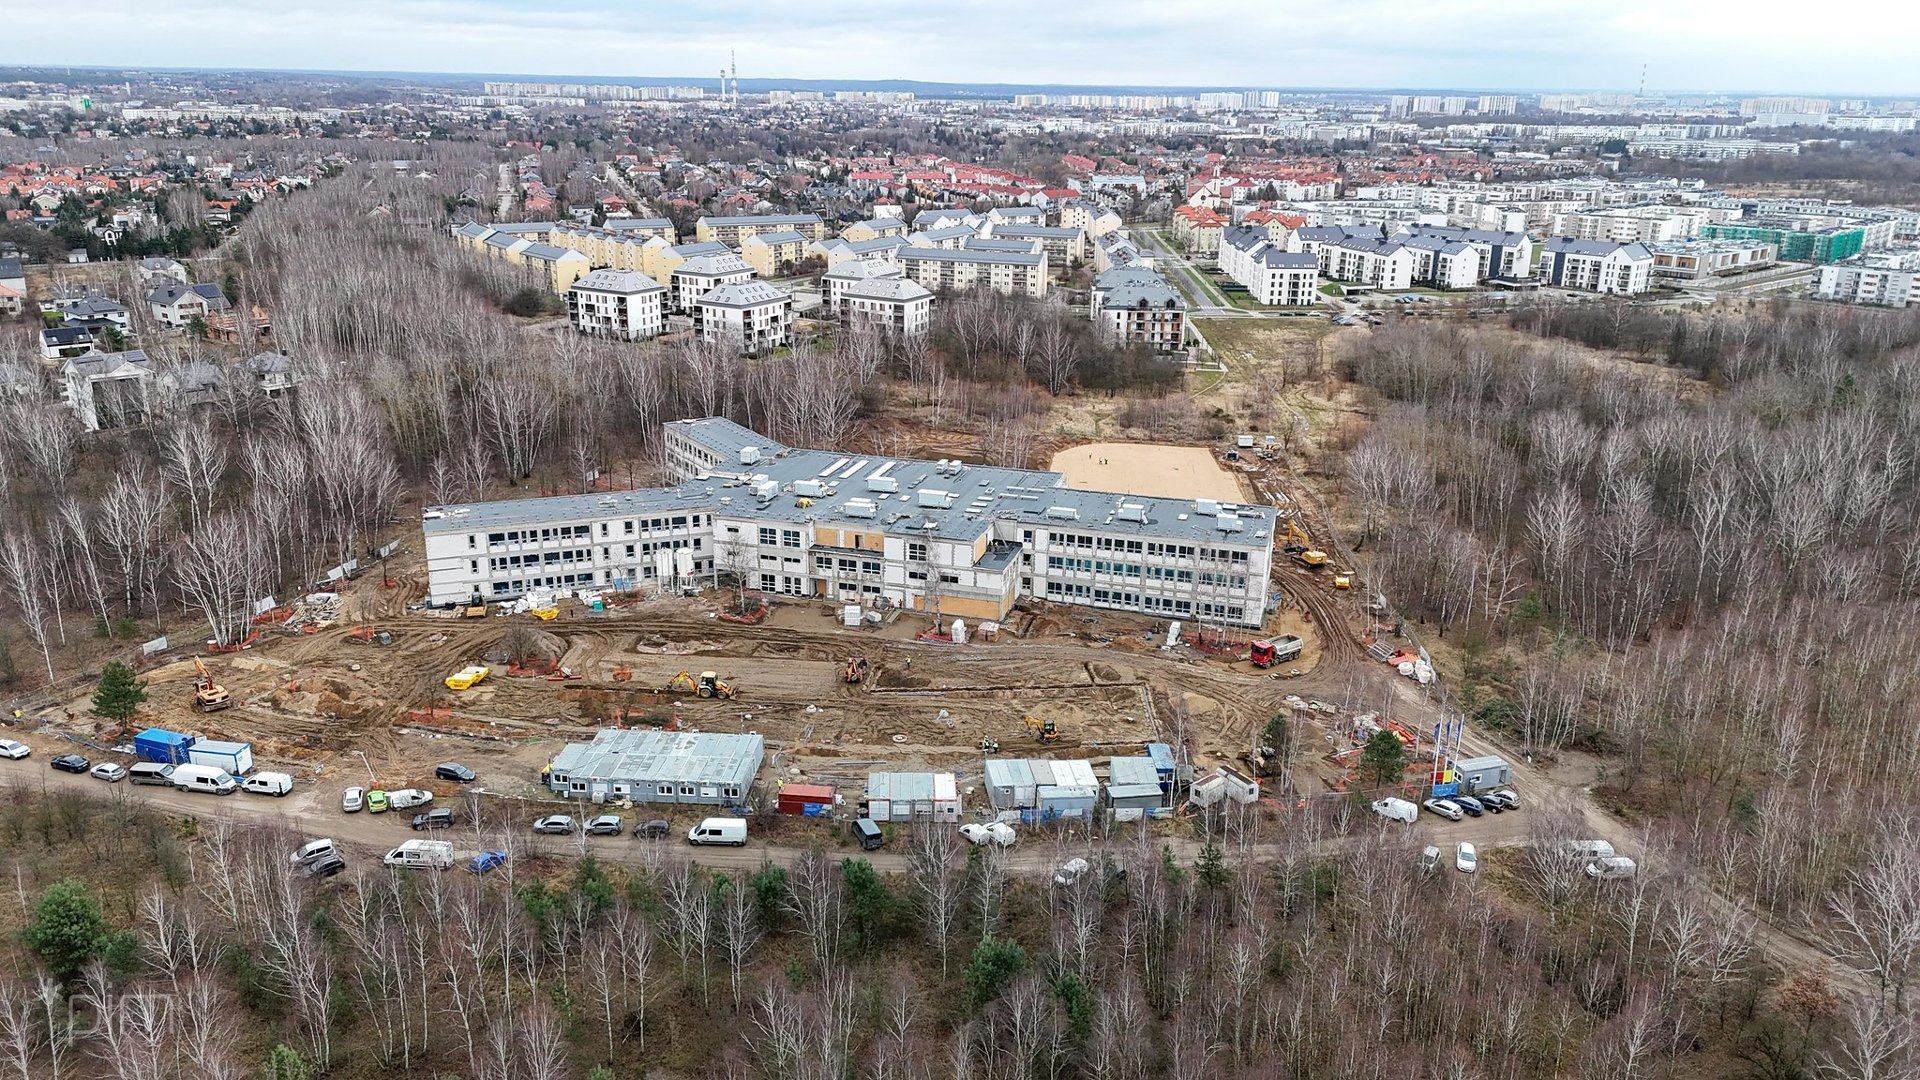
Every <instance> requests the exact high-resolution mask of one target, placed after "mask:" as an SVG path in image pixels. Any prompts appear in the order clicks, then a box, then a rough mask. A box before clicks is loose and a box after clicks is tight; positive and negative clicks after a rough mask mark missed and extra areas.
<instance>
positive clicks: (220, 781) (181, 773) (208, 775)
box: [173, 765, 240, 795]
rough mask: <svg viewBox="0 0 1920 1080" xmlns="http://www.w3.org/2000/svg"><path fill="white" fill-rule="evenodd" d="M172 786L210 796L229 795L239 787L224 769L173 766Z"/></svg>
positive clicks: (205, 766) (206, 766)
mask: <svg viewBox="0 0 1920 1080" xmlns="http://www.w3.org/2000/svg"><path fill="white" fill-rule="evenodd" d="M173 786H174V787H177V788H179V789H180V790H182V791H204V792H206V793H208V794H210V795H231V794H233V793H234V792H236V791H239V790H240V785H239V784H238V783H236V782H235V781H234V779H233V777H231V776H229V775H227V772H226V770H225V769H218V768H215V767H214V766H212V765H175V766H174V767H173Z"/></svg>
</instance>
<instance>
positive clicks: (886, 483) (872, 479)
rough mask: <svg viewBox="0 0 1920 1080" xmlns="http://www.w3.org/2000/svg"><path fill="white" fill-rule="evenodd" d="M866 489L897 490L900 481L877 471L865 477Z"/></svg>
mask: <svg viewBox="0 0 1920 1080" xmlns="http://www.w3.org/2000/svg"><path fill="white" fill-rule="evenodd" d="M867 490H868V491H899V490H900V481H898V480H895V479H894V478H893V477H891V476H881V475H880V474H879V473H874V474H873V475H872V476H869V477H867Z"/></svg>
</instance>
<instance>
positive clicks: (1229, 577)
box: [1200, 570, 1247, 589]
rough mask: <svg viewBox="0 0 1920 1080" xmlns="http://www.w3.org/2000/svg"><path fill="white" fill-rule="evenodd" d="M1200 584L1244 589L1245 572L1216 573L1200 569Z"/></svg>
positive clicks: (1245, 583)
mask: <svg viewBox="0 0 1920 1080" xmlns="http://www.w3.org/2000/svg"><path fill="white" fill-rule="evenodd" d="M1200 584H1202V585H1213V586H1216V587H1218V588H1222V589H1244V588H1246V587H1247V576H1246V575H1245V574H1216V573H1209V572H1208V571H1205V570H1202V571H1200Z"/></svg>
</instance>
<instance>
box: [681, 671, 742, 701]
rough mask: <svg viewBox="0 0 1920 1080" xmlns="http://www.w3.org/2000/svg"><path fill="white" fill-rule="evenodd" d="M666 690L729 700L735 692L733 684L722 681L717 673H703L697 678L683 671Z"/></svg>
mask: <svg viewBox="0 0 1920 1080" xmlns="http://www.w3.org/2000/svg"><path fill="white" fill-rule="evenodd" d="M667 689H669V690H685V691H686V692H687V693H689V694H698V695H700V696H701V697H710V698H731V697H732V696H733V695H734V694H735V692H736V691H735V690H734V688H733V684H731V683H728V682H725V681H723V680H722V679H721V678H720V673H719V672H717V671H703V672H701V673H700V674H699V676H698V677H697V678H696V677H695V676H694V675H692V674H691V673H689V672H685V671H683V672H681V673H680V674H678V675H675V676H674V677H673V681H672V682H670V683H668V684H667Z"/></svg>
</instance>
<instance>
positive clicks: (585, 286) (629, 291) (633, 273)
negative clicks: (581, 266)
mask: <svg viewBox="0 0 1920 1080" xmlns="http://www.w3.org/2000/svg"><path fill="white" fill-rule="evenodd" d="M573 287H574V288H575V289H577V290H579V291H581V292H607V293H621V294H624V295H627V296H633V295H637V294H639V293H649V292H665V291H666V286H664V285H662V284H660V283H659V282H657V281H655V280H653V279H652V278H650V277H648V276H647V275H645V274H643V273H641V272H640V271H638V270H595V271H594V272H592V273H590V274H583V275H581V278H580V280H579V281H576V282H574V283H573Z"/></svg>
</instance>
